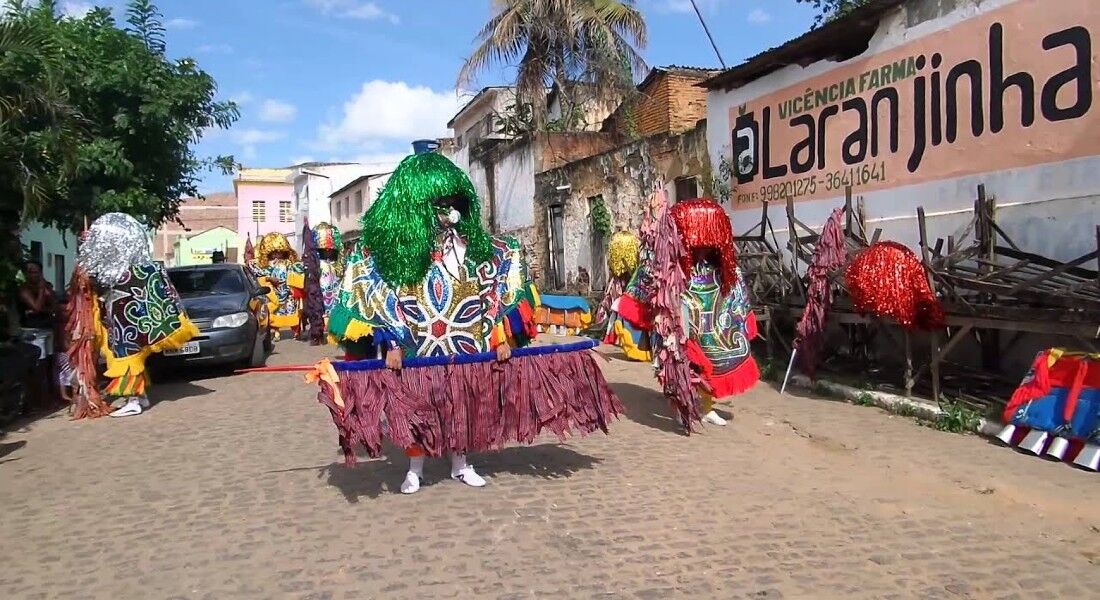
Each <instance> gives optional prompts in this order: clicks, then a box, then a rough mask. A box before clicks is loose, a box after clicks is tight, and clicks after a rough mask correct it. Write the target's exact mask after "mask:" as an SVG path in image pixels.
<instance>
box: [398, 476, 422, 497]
mask: <svg viewBox="0 0 1100 600" xmlns="http://www.w3.org/2000/svg"><path fill="white" fill-rule="evenodd" d="M419 491H420V477H419V476H418V475H417V474H416V473H413V472H412V471H409V472H408V473H405V481H402V482H401V493H402V494H415V493H417V492H419Z"/></svg>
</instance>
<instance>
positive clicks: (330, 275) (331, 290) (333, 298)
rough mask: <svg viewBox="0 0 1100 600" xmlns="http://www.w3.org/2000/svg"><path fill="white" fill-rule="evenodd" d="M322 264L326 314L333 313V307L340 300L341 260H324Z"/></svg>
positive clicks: (322, 292)
mask: <svg viewBox="0 0 1100 600" xmlns="http://www.w3.org/2000/svg"><path fill="white" fill-rule="evenodd" d="M320 265H321V296H322V297H323V298H324V300H325V315H326V316H327V315H329V314H332V309H333V308H335V307H336V303H337V302H338V301H339V300H340V284H341V283H343V282H342V281H341V278H342V276H343V273H342V272H341V267H342V266H343V265H342V264H341V261H335V260H322V261H320Z"/></svg>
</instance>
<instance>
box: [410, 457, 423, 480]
mask: <svg viewBox="0 0 1100 600" xmlns="http://www.w3.org/2000/svg"><path fill="white" fill-rule="evenodd" d="M409 472H410V473H415V474H416V476H417V477H419V478H421V479H423V478H424V457H423V456H410V457H409Z"/></svg>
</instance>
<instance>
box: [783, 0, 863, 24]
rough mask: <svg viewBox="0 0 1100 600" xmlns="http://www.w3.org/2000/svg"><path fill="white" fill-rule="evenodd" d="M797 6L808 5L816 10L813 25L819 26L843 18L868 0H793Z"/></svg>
mask: <svg viewBox="0 0 1100 600" xmlns="http://www.w3.org/2000/svg"><path fill="white" fill-rule="evenodd" d="M795 2H798V3H799V4H810V5H812V6H813V7H814V9H815V10H817V16H816V17H815V18H814V25H815V26H817V25H821V24H822V23H827V22H829V21H832V20H833V19H837V18H839V17H843V16H844V15H846V14H848V13H850V12H852V11H853V10H855V9H857V8H859V7H861V6H863V5H864V4H867V3H868V2H870V0H795Z"/></svg>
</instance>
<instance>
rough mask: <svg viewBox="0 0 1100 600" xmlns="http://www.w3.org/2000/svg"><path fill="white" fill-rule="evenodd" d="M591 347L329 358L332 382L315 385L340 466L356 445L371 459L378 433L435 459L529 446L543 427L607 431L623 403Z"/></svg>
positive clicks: (562, 433)
mask: <svg viewBox="0 0 1100 600" xmlns="http://www.w3.org/2000/svg"><path fill="white" fill-rule="evenodd" d="M593 346H594V343H587V342H582V343H580V344H570V345H559V346H540V347H533V348H523V349H517V350H515V351H514V353H513V357H512V358H511V360H509V361H506V362H497V361H495V360H493V359H492V355H473V356H462V357H450V359H449V360H450V362H448V363H446V364H431V362H432V361H431V360H425V359H410V360H409V361H407V363H406V365H405V368H403V369H402V370H401V371H400V372H394V371H391V370H388V369H385V368H379V367H381V366H382V364H381V363H382V361H377V360H375V361H358V362H345V363H335V364H334V365H333V366H334V367H335V370H336V373H337V374H338V378H339V381H338V383H337V384H336V388H337V389H336V390H334V389H333V388H332V386H331V385H329V384H327V383H322V384H321V390H320V393H319V396H318V397H319V400H320V401H321V403H322V404H324V405H325V406H327V407H328V408H329V411H330V412H331V414H332V419H333V422H334V423H335V424H336V429H337V431H338V432H339V436H340V446H341V448H342V449H343V451H344V457H345V459H346V461H347V463H348V464H349V465H353V464H355V447H356V446H357V445H360V446H362V447H364V448H365V449H366V451H367V453H368V454H369V455H370V456H371V457H377V456H379V455H380V454H381V452H382V443H383V441H384V440H388V441H390V442H392V443H393V444H395V445H397V446H399V447H402V448H407V447H409V446H412V445H414V444H415V445H418V446H420V447H421V448H423V449H424V451H425V452H426V453H427V454H428V455H430V456H442V455H444V454H447V453H458V454H465V453H469V452H481V451H486V450H496V449H499V448H501V447H503V446H504V445H506V444H509V443H520V444H529V443H531V442H533V441H534V440H535V439H536V438H537V437H538V436H539V435H540V434H542V433H543V432H549V433H552V434H554V435H555V436H557V437H558V438H559V439H563V440H564V439H565V438H567V437H568V436H570V435H575V434H580V435H585V434H588V433H592V432H595V431H603V432H604V433H607V431H608V426H609V425H610V423H611V421H612V420H614V419H616V418H618V416H619V415H621V414H622V412H623V408H622V404H621V403H620V402H619V399H618V398H617V397H616V396H615V393H614V392H613V391H612V390H611V388H610V387H609V386H608V384H607V381H606V380H605V379H604V376H603V373H602V372H601V371H600V368H599V365H597V364H596V361H595V358H594V357H593V355H592V353H591V352H589V351H588V350H589V349H590V348H592V347H593ZM425 362H427V363H429V364H427V365H426V366H417V365H418V364H424V363H425ZM435 362H439V361H435ZM337 391H338V392H339V398H338V397H337V395H336V393H335V392H337ZM341 404H342V405H343V406H341Z"/></svg>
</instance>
